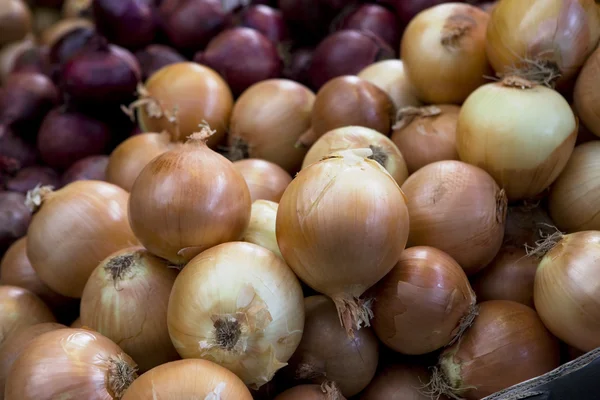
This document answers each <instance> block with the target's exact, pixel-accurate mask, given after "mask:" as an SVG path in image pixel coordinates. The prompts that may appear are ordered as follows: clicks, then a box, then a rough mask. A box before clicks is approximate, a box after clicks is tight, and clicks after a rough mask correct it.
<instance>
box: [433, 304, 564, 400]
mask: <svg viewBox="0 0 600 400" xmlns="http://www.w3.org/2000/svg"><path fill="white" fill-rule="evenodd" d="M559 361H560V350H559V345H558V341H557V340H556V338H555V337H553V336H552V335H551V334H550V332H548V331H547V329H546V328H545V327H544V325H543V324H542V321H541V320H540V318H539V317H538V316H537V314H536V313H535V311H534V310H533V309H531V308H530V307H527V306H525V305H523V304H519V303H515V302H512V301H507V300H491V301H486V302H483V303H481V304H480V305H479V315H478V317H477V318H476V319H475V323H474V324H473V326H472V327H471V328H470V329H469V330H467V331H466V332H465V334H464V336H463V338H462V340H459V341H458V342H456V343H455V344H454V345H452V346H450V347H448V348H446V350H444V352H443V353H442V355H441V356H440V362H439V365H440V370H441V373H442V374H443V375H444V376H445V379H446V384H448V385H450V388H451V391H452V392H453V393H454V394H455V395H458V396H460V397H461V398H465V399H466V400H477V399H481V398H483V397H486V396H489V395H491V394H493V393H495V392H497V391H500V390H502V389H505V388H507V387H510V386H512V385H515V384H517V383H520V382H523V381H526V380H528V379H531V378H534V377H537V376H539V375H543V374H545V373H546V372H549V371H551V370H553V369H554V368H556V367H558V365H559Z"/></svg>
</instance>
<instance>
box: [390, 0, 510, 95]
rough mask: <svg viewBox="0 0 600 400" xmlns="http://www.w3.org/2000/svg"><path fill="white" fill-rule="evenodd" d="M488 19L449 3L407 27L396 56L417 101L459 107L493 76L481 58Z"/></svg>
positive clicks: (473, 9)
mask: <svg viewBox="0 0 600 400" xmlns="http://www.w3.org/2000/svg"><path fill="white" fill-rule="evenodd" d="M489 18H490V17H489V14H487V13H486V12H485V11H483V10H481V9H479V8H477V7H475V6H471V5H468V4H460V3H448V4H441V5H437V6H434V7H431V8H429V9H427V10H425V11H422V12H421V13H419V14H418V15H417V16H416V17H415V18H414V19H413V20H412V21H411V22H410V24H408V26H407V27H406V30H405V31H404V35H403V37H402V45H401V48H400V53H401V54H402V61H403V62H404V66H405V68H406V73H407V75H408V77H409V79H410V81H411V82H412V83H413V85H414V88H415V90H416V92H417V97H418V98H419V99H420V100H422V101H424V102H425V103H432V104H460V103H462V102H463V101H464V100H465V99H466V98H467V97H468V96H469V94H471V92H473V91H474V90H475V89H477V88H478V87H479V86H481V85H483V84H484V83H485V82H486V80H485V76H489V75H491V74H492V71H491V68H490V66H489V64H488V61H487V58H486V55H485V32H486V28H487V24H488V21H489ZM519 21H521V18H519ZM440 65H443V68H440V67H439V66H440Z"/></svg>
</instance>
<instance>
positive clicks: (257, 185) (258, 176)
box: [233, 158, 292, 202]
mask: <svg viewBox="0 0 600 400" xmlns="http://www.w3.org/2000/svg"><path fill="white" fill-rule="evenodd" d="M233 166H234V167H235V169H237V170H238V172H239V173H240V174H242V176H243V177H244V180H245V181H246V184H247V185H248V189H249V190H250V198H251V200H252V201H253V202H254V201H255V200H261V199H262V200H270V201H274V202H279V199H281V196H282V195H283V192H284V191H285V189H286V188H287V187H288V185H289V184H290V182H291V181H292V177H291V176H290V174H288V173H287V172H286V171H285V170H284V169H283V168H281V167H280V166H279V165H277V164H274V163H272V162H269V161H265V160H260V159H257V158H248V159H245V160H239V161H235V162H234V163H233Z"/></svg>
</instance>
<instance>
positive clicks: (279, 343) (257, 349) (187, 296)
mask: <svg viewBox="0 0 600 400" xmlns="http://www.w3.org/2000/svg"><path fill="white" fill-rule="evenodd" d="M167 323H168V327H169V334H170V335H171V340H172V341H173V344H174V345H175V348H176V349H177V351H178V352H179V354H180V355H181V356H182V357H183V358H202V359H205V360H209V361H213V362H216V363H217V364H220V365H221V366H223V367H226V368H227V369H229V370H231V371H232V372H234V373H235V374H236V375H237V376H238V377H240V378H241V379H242V380H243V381H244V383H245V384H247V385H249V386H250V387H251V388H254V389H258V388H260V386H262V385H264V384H266V383H267V382H269V381H270V380H271V379H272V378H273V375H274V374H275V372H277V370H279V369H280V368H282V367H284V366H285V365H286V362H287V361H288V359H289V358H290V357H291V356H292V354H293V353H294V351H295V350H296V347H297V346H298V343H300V339H301V338H302V331H303V326H304V303H303V296H302V288H301V287H300V283H299V282H298V279H297V278H296V277H295V276H294V273H293V272H292V271H291V270H290V268H289V267H288V266H287V265H286V264H285V262H284V261H283V260H282V259H281V258H279V257H277V256H276V255H275V254H274V253H273V252H271V251H269V250H267V249H265V248H263V247H260V246H258V245H255V244H252V243H245V242H230V243H225V244H222V245H219V246H215V247H213V248H211V249H208V250H206V251H205V252H203V253H201V254H200V255H198V256H197V257H195V258H194V259H192V260H191V261H190V262H189V263H188V264H187V265H186V266H185V268H184V269H183V270H182V271H181V273H180V274H179V276H178V277H177V279H176V280H175V285H174V286H173V290H172V292H171V297H170V299H169V308H168V313H167Z"/></svg>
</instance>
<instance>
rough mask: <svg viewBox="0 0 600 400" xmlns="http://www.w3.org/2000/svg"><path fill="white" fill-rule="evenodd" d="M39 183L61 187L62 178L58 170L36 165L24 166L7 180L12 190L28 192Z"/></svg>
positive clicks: (9, 188) (7, 186)
mask: <svg viewBox="0 0 600 400" xmlns="http://www.w3.org/2000/svg"><path fill="white" fill-rule="evenodd" d="M37 185H40V186H53V187H56V188H58V187H60V179H59V177H58V174H57V173H56V171H54V170H53V169H52V168H49V167H43V166H40V165H35V166H33V167H27V168H23V169H22V170H20V171H19V172H17V174H16V175H15V176H14V177H13V178H11V179H9V180H8V181H7V182H6V189H7V190H10V191H12V192H19V193H23V194H27V192H28V191H30V190H32V189H34V188H35V187H36V186H37Z"/></svg>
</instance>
